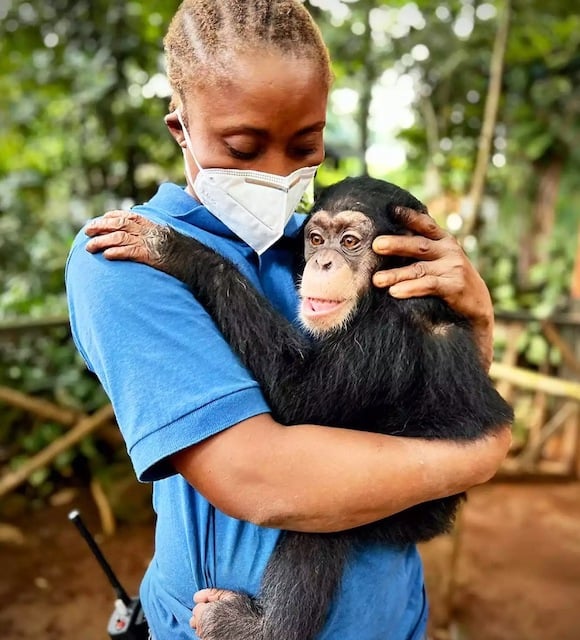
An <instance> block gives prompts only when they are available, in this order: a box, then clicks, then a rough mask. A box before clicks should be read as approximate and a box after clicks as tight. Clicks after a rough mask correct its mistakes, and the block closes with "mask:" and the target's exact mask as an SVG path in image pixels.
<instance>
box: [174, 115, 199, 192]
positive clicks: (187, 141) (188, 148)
mask: <svg viewBox="0 0 580 640" xmlns="http://www.w3.org/2000/svg"><path fill="white" fill-rule="evenodd" d="M175 114H176V115H177V119H178V120H179V124H180V125H181V130H182V131H183V137H184V138H185V147H186V148H185V149H183V148H182V149H181V151H182V153H183V161H184V165H185V174H186V176H187V179H188V180H189V183H190V185H191V187H192V188H193V185H194V182H195V180H194V179H193V176H192V175H191V170H190V168H189V162H188V161H187V151H189V153H190V154H191V157H192V158H193V161H194V162H195V164H196V166H197V169H198V171H203V168H202V167H201V165H200V164H199V162H198V161H197V158H196V157H195V153H194V152H193V144H192V142H191V138H190V137H189V132H188V130H187V127H186V126H185V123H184V122H183V116H182V115H181V109H176V110H175Z"/></svg>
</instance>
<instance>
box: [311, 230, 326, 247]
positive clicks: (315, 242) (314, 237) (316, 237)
mask: <svg viewBox="0 0 580 640" xmlns="http://www.w3.org/2000/svg"><path fill="white" fill-rule="evenodd" d="M310 244H311V245H312V246H313V247H320V245H323V244H324V238H323V237H322V236H321V235H320V234H319V233H315V232H312V233H311V234H310Z"/></svg>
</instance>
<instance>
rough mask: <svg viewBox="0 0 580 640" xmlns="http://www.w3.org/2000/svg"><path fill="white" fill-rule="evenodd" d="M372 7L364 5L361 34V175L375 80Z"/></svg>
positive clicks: (364, 162)
mask: <svg viewBox="0 0 580 640" xmlns="http://www.w3.org/2000/svg"><path fill="white" fill-rule="evenodd" d="M371 10H372V7H371V6H370V4H369V6H368V7H365V32H364V34H363V35H362V38H363V40H362V52H363V60H365V64H364V65H363V71H362V87H361V92H360V102H359V117H358V120H359V131H360V152H359V153H360V162H361V173H362V175H365V176H366V175H368V173H369V168H368V164H367V159H366V152H367V149H368V148H369V114H370V109H371V102H372V92H373V86H374V84H375V81H376V73H375V68H374V63H373V60H372V49H373V36H372V31H371V23H370V15H371Z"/></svg>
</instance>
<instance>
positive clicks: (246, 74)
mask: <svg viewBox="0 0 580 640" xmlns="http://www.w3.org/2000/svg"><path fill="white" fill-rule="evenodd" d="M230 60H231V63H230V64H228V65H226V64H223V65H220V67H221V69H222V70H220V72H218V74H217V75H216V76H215V77H214V78H212V79H211V80H213V81H211V82H209V83H207V84H206V83H204V84H203V85H200V84H197V86H196V87H195V88H192V89H191V90H190V92H191V93H190V94H189V95H188V96H187V97H186V104H187V105H188V111H189V110H191V112H190V113H189V115H190V118H191V119H193V122H195V121H196V120H198V119H199V118H200V117H201V119H203V121H204V123H205V124H207V125H208V126H210V127H212V128H215V129H223V130H226V129H232V130H235V128H236V127H240V128H249V129H263V130H266V131H270V130H277V129H280V128H281V127H282V128H284V129H293V130H295V131H300V130H301V129H302V128H306V127H311V126H313V125H314V124H315V123H321V122H322V123H323V122H324V121H325V117H326V105H327V98H328V88H327V87H326V86H325V83H323V82H321V72H320V69H319V68H318V67H317V65H316V63H315V62H313V61H311V60H308V59H301V58H296V57H294V56H289V55H283V54H276V53H267V54H265V55H262V56H255V55H254V56H252V55H249V54H247V55H242V56H236V57H235V58H234V57H232V58H230Z"/></svg>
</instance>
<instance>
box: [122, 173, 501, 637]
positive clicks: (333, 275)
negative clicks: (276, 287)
mask: <svg viewBox="0 0 580 640" xmlns="http://www.w3.org/2000/svg"><path fill="white" fill-rule="evenodd" d="M405 208H411V209H415V210H418V211H421V212H424V213H426V209H425V207H424V206H423V205H422V204H421V203H420V202H419V201H418V200H416V199H415V198H414V197H413V196H412V195H411V194H410V193H408V192H407V191H404V190H403V189H400V188H399V187H396V186H395V185H392V184H390V183H387V182H383V181H380V180H375V179H372V178H352V179H346V180H343V181H342V182H339V183H338V184H336V185H334V186H332V187H330V188H328V189H326V190H325V191H324V192H323V193H322V194H321V196H320V197H319V198H318V199H317V201H316V203H315V205H314V208H313V210H312V213H311V216H310V218H309V220H308V223H307V224H306V226H305V229H304V241H305V253H304V260H305V267H304V271H303V274H302V278H301V284H300V299H301V309H300V317H301V321H302V323H303V325H304V328H305V329H306V331H305V332H301V331H299V330H298V329H297V328H296V327H295V326H293V325H292V324H291V323H290V322H288V321H287V320H286V319H285V318H283V317H281V316H280V315H279V314H278V313H277V312H276V311H275V310H274V309H273V308H272V307H271V306H270V304H269V302H268V301H267V300H265V299H264V298H263V297H262V296H261V295H260V294H259V293H258V292H257V291H255V290H254V288H253V287H252V285H251V284H250V283H249V282H248V281H247V280H246V279H245V278H244V277H243V276H242V275H241V274H240V273H239V272H238V270H237V269H236V268H235V267H234V266H233V265H232V264H231V263H230V262H228V261H227V260H226V259H225V258H223V257H222V256H220V255H218V254H216V253H215V252H213V251H212V250H210V249H208V248H207V247H205V246H203V245H202V244H200V243H199V242H197V241H196V240H194V239H192V238H190V237H186V236H183V235H180V234H179V233H177V232H176V231H174V230H173V229H171V228H169V227H161V226H158V225H155V224H153V223H152V222H150V221H148V220H146V219H144V218H139V217H138V216H131V217H130V218H129V219H128V221H127V225H129V226H130V227H131V233H132V234H133V235H134V234H135V233H137V234H138V235H139V234H140V239H141V244H140V245H139V247H138V250H137V252H133V253H129V252H127V254H126V255H120V256H118V257H120V258H124V259H132V260H136V261H139V262H144V263H146V264H149V265H151V266H153V267H155V268H157V269H160V270H162V271H164V272H166V273H168V274H170V275H173V276H175V277H176V278H179V279H180V280H182V281H183V282H184V283H186V284H187V286H188V287H189V288H190V290H191V291H192V293H193V294H194V295H195V296H196V297H197V299H198V300H199V301H200V302H201V303H202V304H203V305H204V307H205V308H206V310H207V311H208V313H209V314H210V315H211V316H212V317H213V319H214V321H215V322H216V324H217V326H218V327H219V329H220V330H221V332H222V333H223V335H224V336H225V337H226V339H227V340H228V342H229V343H230V345H231V347H232V349H233V350H234V351H235V352H236V353H237V354H238V356H239V357H240V359H241V360H242V362H243V363H244V365H245V366H247V367H248V368H249V369H250V370H251V371H252V372H253V374H254V376H255V378H256V380H257V381H258V382H259V384H260V385H261V387H262V390H263V392H264V394H265V396H266V398H267V400H268V402H269V405H270V407H271V409H272V413H273V415H274V417H275V419H276V420H277V421H278V422H280V423H282V424H286V425H292V424H300V423H308V424H331V425H333V426H337V427H344V428H350V429H364V430H366V431H375V432H380V433H385V434H391V435H401V436H409V437H421V438H444V439H449V440H473V439H476V438H480V437H482V436H484V435H485V434H489V433H491V432H493V431H494V430H495V429H496V428H498V427H500V426H501V425H505V424H506V423H509V422H511V421H512V419H513V415H512V411H511V408H510V407H509V406H508V405H507V404H506V402H504V400H503V399H502V398H501V397H500V395H499V394H498V393H497V391H496V390H495V389H494V387H493V385H492V383H491V381H490V379H489V377H488V375H487V373H486V372H485V370H484V368H483V367H482V365H481V361H480V355H479V353H478V350H477V347H476V345H475V343H474V339H473V335H472V331H471V328H470V325H469V322H468V321H467V320H466V319H465V318H464V317H462V316H460V315H459V314H457V313H455V312H454V311H452V310H451V309H450V308H449V307H448V306H447V304H446V303H445V302H443V301H442V300H440V299H439V298H435V297H424V298H412V299H407V300H397V299H395V298H393V297H392V296H390V295H389V294H388V293H386V292H385V291H383V290H379V289H376V288H375V287H373V286H372V284H371V277H372V274H373V273H374V272H375V271H377V270H378V269H389V268H393V267H398V266H403V265H405V264H409V263H410V262H411V261H410V260H409V259H404V258H396V257H380V256H378V255H377V254H375V253H374V252H373V250H372V242H373V240H374V238H375V237H376V236H377V235H383V234H404V233H408V232H407V231H406V229H405V226H404V225H405V216H404V209H405ZM132 250H133V251H134V250H135V246H133V247H132ZM462 498H463V495H456V496H452V497H449V498H445V499H441V500H434V501H431V502H428V503H424V504H420V505H417V506H415V507H413V508H411V509H407V510H405V511H402V512H401V513H398V514H395V515H393V516H391V517H389V518H386V519H384V520H381V521H379V522H375V523H372V524H369V525H366V526H363V527H359V528H357V529H353V530H349V531H344V532H340V533H334V534H329V533H325V534H313V533H297V532H291V531H287V532H285V533H284V534H283V535H282V537H281V539H280V542H279V543H278V545H277V547H276V549H275V551H274V553H273V555H272V558H271V559H270V561H269V564H268V566H267V568H266V572H265V574H264V577H263V581H262V585H261V590H260V593H259V595H258V597H256V598H251V597H250V596H248V595H246V594H233V595H232V596H231V597H228V598H226V599H223V600H220V601H218V602H216V603H215V604H214V605H212V606H211V607H209V608H207V609H206V611H205V612H204V614H203V618H202V620H203V623H202V626H203V637H204V640H309V639H312V638H314V637H315V636H316V634H317V633H318V631H319V630H320V629H321V628H322V627H323V625H324V621H325V618H326V615H327V611H328V606H329V603H330V601H331V599H332V597H333V594H334V591H335V589H336V588H337V586H338V585H339V583H340V580H341V576H342V571H343V567H344V564H345V561H346V560H347V558H348V554H349V552H350V550H351V548H352V547H354V546H355V545H358V544H364V543H370V542H372V543H380V544H387V545H404V544H407V543H415V542H419V541H424V540H429V539H430V538H432V537H434V536H436V535H438V534H441V533H443V532H445V531H448V530H449V529H450V527H451V525H452V523H453V519H454V516H455V513H456V509H457V507H458V505H459V503H460V501H461V500H462Z"/></svg>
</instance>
